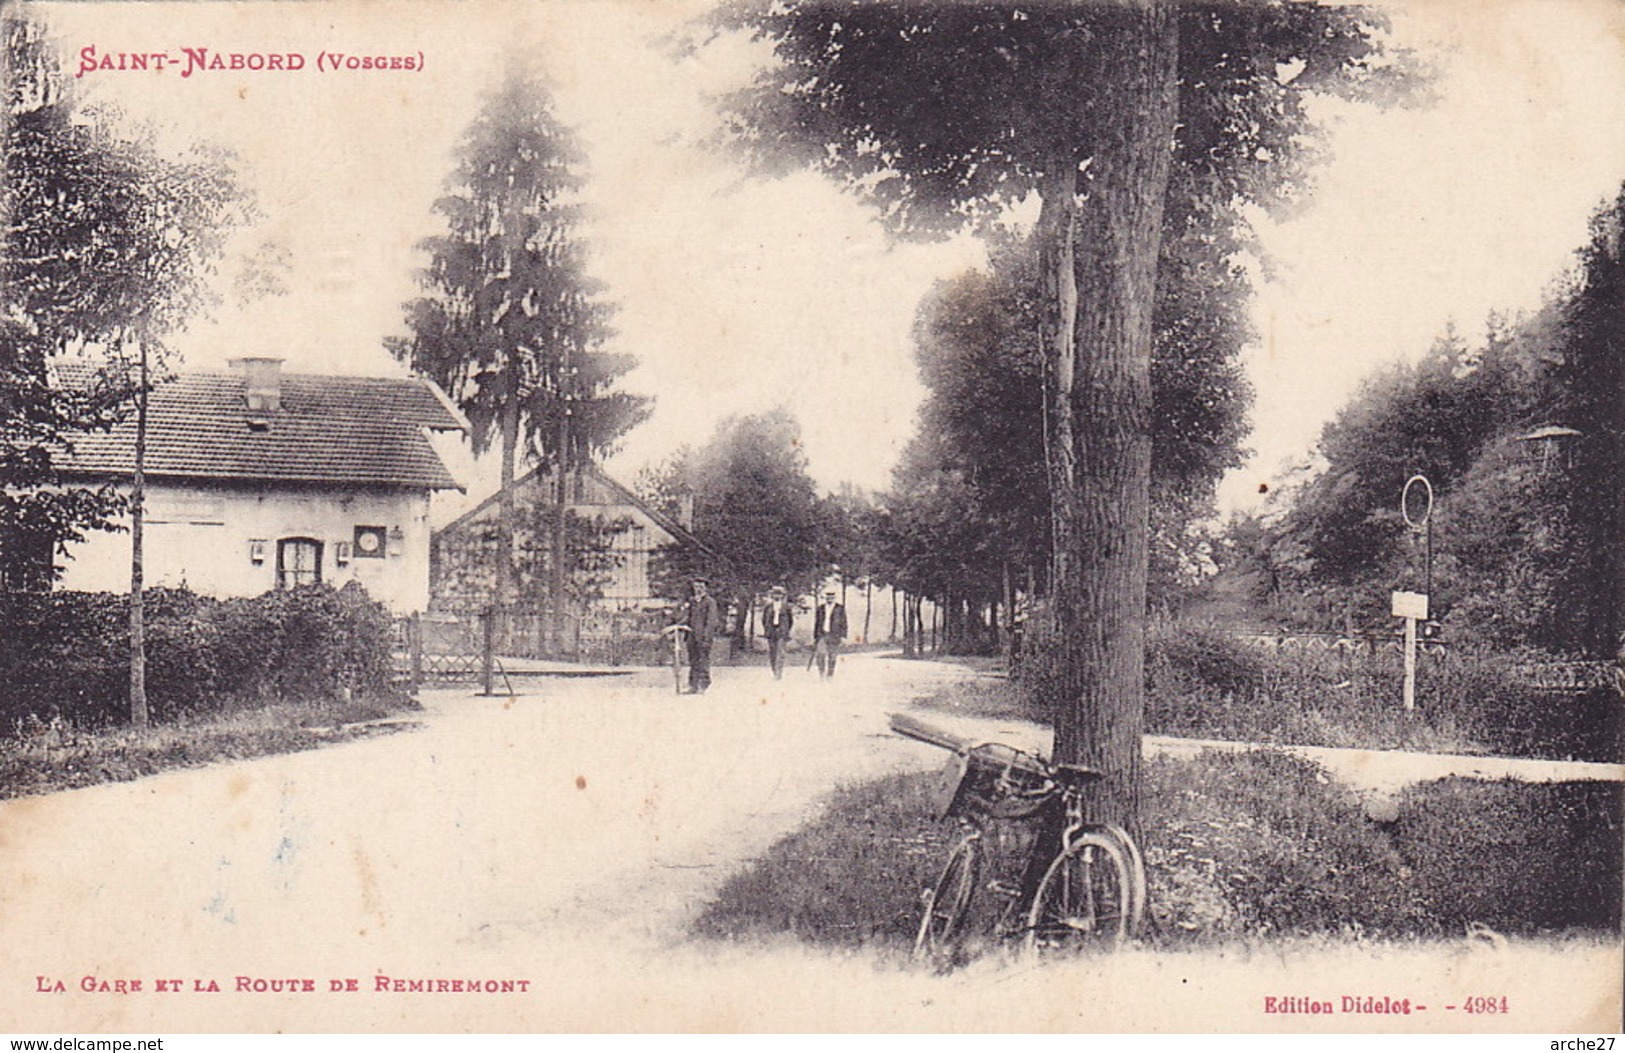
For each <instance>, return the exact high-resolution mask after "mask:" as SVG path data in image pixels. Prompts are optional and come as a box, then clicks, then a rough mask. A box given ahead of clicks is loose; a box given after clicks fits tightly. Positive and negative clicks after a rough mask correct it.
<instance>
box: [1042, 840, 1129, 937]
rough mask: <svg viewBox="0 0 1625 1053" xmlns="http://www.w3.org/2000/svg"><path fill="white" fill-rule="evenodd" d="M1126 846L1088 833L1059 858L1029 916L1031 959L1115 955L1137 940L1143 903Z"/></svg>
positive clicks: (1046, 875)
mask: <svg viewBox="0 0 1625 1053" xmlns="http://www.w3.org/2000/svg"><path fill="white" fill-rule="evenodd" d="M1123 836H1124V837H1126V836H1127V835H1123ZM1123 845H1124V842H1123V841H1122V840H1120V839H1119V838H1118V837H1117V836H1115V835H1112V834H1103V833H1101V832H1099V831H1097V830H1086V831H1084V832H1083V833H1081V834H1079V835H1077V836H1076V837H1075V838H1074V839H1073V841H1072V843H1071V844H1070V845H1069V846H1068V847H1067V849H1066V851H1064V852H1062V853H1061V854H1060V855H1059V856H1057V857H1056V858H1055V862H1053V863H1051V864H1050V867H1049V870H1048V871H1046V872H1045V874H1044V880H1043V881H1041V882H1039V885H1038V892H1037V893H1036V894H1035V895H1034V896H1033V905H1032V908H1031V909H1030V910H1029V911H1028V913H1027V939H1026V946H1027V951H1028V953H1030V954H1038V955H1051V954H1067V953H1076V952H1078V951H1085V950H1091V949H1098V950H1114V949H1115V948H1117V947H1118V946H1120V945H1121V944H1122V943H1123V941H1124V940H1126V939H1128V938H1129V937H1130V936H1131V935H1132V934H1133V930H1134V927H1135V925H1136V924H1137V922H1136V920H1135V918H1134V914H1135V911H1136V902H1135V901H1136V899H1137V898H1139V897H1138V896H1137V894H1136V892H1135V887H1134V884H1135V878H1134V877H1133V874H1132V871H1133V864H1132V863H1131V862H1130V858H1131V857H1130V855H1129V852H1128V851H1126V850H1125V849H1124V847H1123ZM1136 854H1137V853H1136Z"/></svg>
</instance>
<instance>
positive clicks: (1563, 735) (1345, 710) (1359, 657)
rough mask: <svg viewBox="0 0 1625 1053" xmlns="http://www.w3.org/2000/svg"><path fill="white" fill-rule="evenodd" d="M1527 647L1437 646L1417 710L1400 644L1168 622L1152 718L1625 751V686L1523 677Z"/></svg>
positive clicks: (1351, 737) (1373, 738) (1364, 737)
mask: <svg viewBox="0 0 1625 1053" xmlns="http://www.w3.org/2000/svg"><path fill="white" fill-rule="evenodd" d="M1525 658H1527V656H1523V655H1514V654H1504V653H1495V652H1491V651H1485V650H1477V649H1472V648H1466V647H1457V648H1453V649H1451V650H1450V651H1449V652H1448V653H1446V654H1444V655H1442V656H1435V655H1425V656H1423V658H1422V660H1421V663H1420V666H1419V678H1418V685H1417V699H1416V705H1417V708H1416V712H1415V713H1414V714H1412V715H1409V716H1407V715H1406V714H1405V712H1404V710H1403V708H1402V705H1401V694H1402V681H1403V670H1402V668H1401V662H1400V655H1399V654H1398V652H1397V651H1395V650H1394V649H1391V648H1384V649H1380V650H1377V651H1376V652H1372V651H1370V650H1364V649H1362V650H1352V651H1346V650H1316V649H1308V648H1293V649H1284V648H1283V649H1270V648H1268V647H1264V646H1260V645H1257V644H1252V643H1247V642H1244V641H1242V640H1239V639H1237V638H1236V637H1234V636H1232V635H1231V634H1228V633H1224V632H1220V631H1218V630H1213V629H1205V628H1202V627H1199V626H1190V625H1163V626H1159V627H1157V628H1156V629H1155V630H1154V631H1153V632H1152V634H1151V637H1150V639H1149V641H1148V645H1147V649H1146V680H1147V697H1146V730H1147V731H1150V732H1152V733H1156V734H1165V735H1185V736H1194V737H1207V738H1228V739H1243V740H1253V741H1265V742H1290V743H1296V744H1300V745H1322V746H1347V747H1357V748H1364V749H1399V748H1407V749H1428V750H1436V751H1445V752H1484V753H1500V754H1509V755H1514V756H1543V757H1556V758H1564V757H1575V758H1583V759H1590V760H1614V759H1617V758H1618V757H1619V755H1620V750H1621V724H1622V722H1621V719H1620V715H1621V714H1620V707H1619V703H1618V699H1617V698H1612V699H1611V698H1609V697H1608V693H1607V692H1605V691H1602V692H1597V693H1595V694H1593V695H1575V694H1559V693H1553V692H1543V691H1539V690H1536V689H1533V688H1530V687H1527V686H1524V685H1523V684H1521V683H1520V678H1519V676H1518V675H1517V672H1516V668H1517V666H1518V664H1519V662H1520V661H1521V660H1523V659H1525Z"/></svg>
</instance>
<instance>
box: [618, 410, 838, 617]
mask: <svg viewBox="0 0 1625 1053" xmlns="http://www.w3.org/2000/svg"><path fill="white" fill-rule="evenodd" d="M800 433H801V429H800V425H798V424H797V423H796V420H795V418H794V417H792V416H791V415H790V414H789V413H788V412H786V411H785V410H783V409H776V410H771V411H769V412H767V413H761V414H755V415H751V416H745V417H730V418H728V419H727V420H725V421H723V422H722V423H721V424H720V425H718V427H717V430H716V433H715V435H713V436H712V438H711V440H710V441H709V442H707V443H706V444H705V445H704V446H701V447H699V448H698V449H683V450H680V451H678V452H677V453H676V454H675V455H674V456H673V458H672V460H671V461H670V462H669V463H668V464H667V465H666V466H665V467H664V468H663V469H662V470H660V471H657V472H655V473H653V474H652V476H651V477H649V478H646V479H645V480H644V481H643V483H642V486H641V489H642V490H643V491H644V494H645V496H646V497H648V498H649V499H650V500H651V501H652V502H653V503H654V504H655V506H656V507H658V508H660V509H661V510H662V511H665V512H666V513H668V514H670V515H673V516H674V517H679V518H681V517H684V516H685V506H686V509H687V510H688V511H687V514H688V515H690V523H691V524H692V526H691V529H692V532H693V534H694V536H695V537H696V538H697V539H698V540H699V541H700V543H701V544H702V545H703V546H704V547H703V548H701V549H694V548H692V547H688V546H682V545H677V546H671V547H669V548H667V549H665V550H664V551H663V552H662V553H661V554H660V559H659V560H658V567H657V569H656V574H655V576H656V583H657V587H659V588H660V589H661V591H662V593H663V594H664V595H667V596H671V597H680V596H683V595H685V594H686V591H687V583H688V580H689V578H691V577H693V576H694V575H697V574H703V575H706V576H708V577H709V578H710V579H711V584H712V591H713V592H714V593H715V594H716V595H718V596H721V597H733V598H736V599H738V600H739V601H741V602H742V603H748V602H749V601H751V600H752V599H753V598H754V597H756V596H758V595H761V594H762V593H765V592H766V591H767V590H768V589H769V588H771V587H773V586H774V585H786V586H788V587H789V588H790V589H791V590H792V593H793V594H798V593H801V592H805V591H808V590H810V589H811V588H812V586H813V585H814V584H815V583H816V581H817V579H818V578H819V577H820V576H822V575H823V574H824V572H825V571H826V570H827V569H828V567H829V564H830V561H831V545H830V542H831V541H832V540H833V536H832V530H831V525H830V523H829V522H828V520H827V518H826V509H825V506H824V504H823V503H822V502H821V501H820V500H819V497H818V491H817V488H816V486H815V485H814V484H813V480H812V477H811V476H810V475H808V474H807V458H806V455H805V454H804V453H803V452H802V449H801V440H800Z"/></svg>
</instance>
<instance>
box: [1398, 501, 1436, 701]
mask: <svg viewBox="0 0 1625 1053" xmlns="http://www.w3.org/2000/svg"><path fill="white" fill-rule="evenodd" d="M1413 488H1416V489H1419V490H1420V492H1421V494H1422V497H1423V500H1424V503H1423V505H1422V509H1421V512H1420V514H1419V515H1417V516H1414V517H1413V516H1412V515H1411V508H1410V503H1411V501H1410V499H1411V490H1412V489H1413ZM1399 514H1400V515H1401V516H1402V517H1404V520H1405V525H1406V526H1408V527H1410V528H1411V529H1412V530H1420V531H1422V532H1423V533H1424V534H1425V535H1426V552H1425V554H1424V556H1423V564H1422V582H1423V586H1422V587H1423V591H1422V592H1395V593H1394V594H1393V607H1392V608H1391V609H1392V611H1393V615H1394V617H1395V618H1403V619H1405V711H1406V712H1407V713H1409V712H1412V711H1414V710H1415V709H1416V624H1417V623H1418V622H1425V621H1427V620H1428V594H1429V593H1431V592H1432V591H1433V484H1432V483H1430V482H1428V481H1427V477H1426V476H1423V475H1413V476H1411V477H1410V478H1409V479H1407V480H1405V489H1403V490H1401V491H1400V493H1399Z"/></svg>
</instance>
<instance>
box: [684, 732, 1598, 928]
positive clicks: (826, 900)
mask: <svg viewBox="0 0 1625 1053" xmlns="http://www.w3.org/2000/svg"><path fill="white" fill-rule="evenodd" d="M934 781H935V779H934V776H932V775H928V774H919V775H914V774H911V775H894V776H891V777H889V778H885V779H881V780H876V781H874V782H870V783H866V784H864V785H861V786H856V787H847V788H844V789H842V790H841V791H839V792H838V793H836V794H835V795H834V797H833V799H832V801H831V802H830V805H829V807H828V809H827V811H826V812H825V813H824V814H823V815H822V816H820V817H819V818H817V819H816V820H814V821H813V822H811V823H810V824H808V825H807V826H804V827H803V828H802V829H800V830H798V831H797V832H796V833H794V834H792V835H790V836H789V837H787V838H785V839H784V840H782V841H780V842H778V843H777V844H775V845H774V846H773V847H772V848H770V849H769V850H768V851H767V852H766V853H765V854H764V855H763V856H762V857H761V858H759V859H757V860H756V861H755V862H754V863H752V864H751V865H750V866H749V867H747V868H746V869H745V870H743V871H741V872H740V873H738V874H736V875H735V876H734V877H732V878H730V879H729V880H728V881H727V882H725V883H724V884H723V886H722V887H721V889H719V890H718V893H717V895H716V898H715V899H714V901H713V902H712V903H711V904H709V906H708V907H707V908H706V909H705V911H704V912H703V913H702V914H701V915H700V917H699V919H698V920H697V922H696V925H695V928H696V931H697V932H699V933H700V934H702V935H706V936H710V937H716V938H735V937H753V938H759V937H762V936H768V935H773V934H780V935H784V936H789V937H792V938H796V939H800V940H804V941H807V942H809V943H813V944H821V945H826V946H828V945H834V946H847V947H851V946H866V945H878V946H889V947H893V948H896V949H898V950H903V949H905V948H907V947H908V946H909V943H910V941H911V940H912V938H913V935H914V932H915V928H916V926H917V925H918V924H919V916H920V891H921V890H922V889H923V888H926V887H929V886H930V885H931V884H932V883H933V882H934V881H935V880H936V876H937V874H938V872H939V870H940V868H941V866H942V862H943V860H944V859H946V857H947V854H948V850H949V848H950V846H951V845H952V844H953V843H954V841H955V840H956V839H957V838H958V836H959V833H960V831H959V829H958V826H957V824H956V823H954V822H940V823H939V822H936V821H934V820H933V818H932V815H931V811H932V810H931V805H930V800H931V797H932V792H931V791H932V786H933V784H934ZM1141 818H1142V825H1143V829H1144V833H1143V835H1142V838H1141V842H1142V848H1143V849H1144V851H1145V857H1146V868H1147V878H1148V881H1149V884H1150V898H1149V901H1148V902H1149V911H1150V915H1149V920H1148V924H1147V927H1146V933H1145V938H1146V940H1147V942H1148V943H1150V944H1151V945H1153V946H1161V947H1177V946H1180V945H1183V944H1189V943H1193V942H1194V943H1203V942H1207V941H1210V940H1213V941H1232V940H1238V939H1239V940H1248V939H1253V938H1257V937H1271V936H1343V937H1354V938H1358V937H1362V936H1370V937H1381V938H1387V939H1409V938H1417V937H1420V938H1460V937H1463V936H1466V935H1468V934H1469V932H1470V931H1472V929H1474V928H1476V927H1477V926H1484V927H1487V928H1489V929H1491V930H1493V931H1495V932H1498V933H1501V934H1504V935H1507V936H1533V935H1541V934H1550V933H1556V932H1573V931H1587V932H1604V933H1618V932H1619V929H1620V895H1621V892H1620V890H1621V884H1620V882H1621V859H1620V852H1619V845H1620V837H1621V823H1622V818H1621V789H1620V787H1619V786H1617V785H1613V784H1601V783H1565V784H1556V785H1541V784H1533V785H1531V784H1524V783H1513V782H1502V783H1491V782H1481V781H1474V780H1469V779H1446V780H1440V781H1437V782H1430V783H1423V784H1418V785H1416V786H1413V787H1411V788H1410V789H1408V790H1406V791H1405V792H1404V793H1403V794H1402V795H1401V796H1400V799H1399V818H1398V819H1397V821H1395V822H1385V823H1379V822H1375V821H1373V820H1372V819H1370V818H1368V817H1367V815H1366V813H1365V809H1364V806H1363V804H1362V802H1361V801H1360V799H1359V798H1357V797H1356V796H1355V795H1354V794H1353V793H1352V792H1351V791H1349V790H1348V789H1347V788H1345V787H1343V786H1341V785H1339V784H1337V783H1335V782H1334V781H1332V780H1331V779H1330V778H1329V777H1328V776H1327V775H1326V774H1325V773H1324V772H1323V771H1322V770H1321V769H1320V768H1319V767H1318V766H1316V765H1315V764H1313V763H1312V762H1310V761H1306V760H1303V759H1300V758H1296V757H1292V756H1288V755H1285V754H1280V753H1270V752H1265V751H1253V752H1247V753H1231V752H1223V753H1220V752H1207V753H1203V754H1202V755H1200V756H1198V757H1195V758H1192V759H1177V760H1176V759H1171V758H1160V759H1156V760H1153V761H1151V762H1149V763H1148V764H1147V766H1146V771H1145V790H1144V798H1143V800H1142V813H1141ZM1001 840H1003V839H1002V838H993V837H991V836H990V837H989V838H988V839H987V840H986V841H984V848H989V849H991V848H992V847H993V846H994V845H995V844H996V843H998V842H999V841H1001ZM1019 858H1020V857H1019V855H1009V856H1006V859H1007V861H1008V860H1010V859H1017V860H1019ZM989 865H990V866H991V865H992V862H991V860H990V863H989ZM984 876H989V877H991V876H993V872H992V871H987V872H985V873H984ZM997 900H998V897H996V896H990V895H985V894H984V895H981V896H980V897H979V902H980V905H981V908H982V909H980V910H978V911H975V912H973V914H972V915H971V917H970V919H969V920H968V923H967V928H968V932H967V951H968V952H969V953H970V954H972V955H974V954H976V953H979V952H980V951H981V950H984V949H986V948H988V947H989V946H992V945H993V943H992V941H991V940H990V939H989V938H988V934H989V933H991V931H992V925H993V912H994V911H996V910H997V908H998V906H999V905H1000V904H999V903H998V902H995V901H997Z"/></svg>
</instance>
